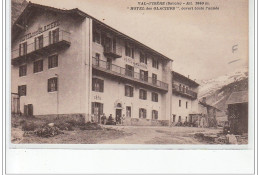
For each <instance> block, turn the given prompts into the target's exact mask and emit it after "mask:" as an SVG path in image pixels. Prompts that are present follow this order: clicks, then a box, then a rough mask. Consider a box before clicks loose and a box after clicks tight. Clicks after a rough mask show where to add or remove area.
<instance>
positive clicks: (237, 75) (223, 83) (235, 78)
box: [199, 68, 248, 116]
mask: <svg viewBox="0 0 260 175" xmlns="http://www.w3.org/2000/svg"><path fill="white" fill-rule="evenodd" d="M247 90H248V69H247V68H244V69H241V70H239V71H236V72H234V73H231V74H229V75H225V76H221V77H218V78H216V79H211V80H207V81H204V82H203V83H202V85H201V88H200V96H199V99H201V98H202V97H206V99H207V103H209V104H211V105H213V106H215V107H217V108H218V109H220V110H222V111H223V112H222V113H220V114H219V116H223V115H225V111H226V108H227V106H226V101H227V99H228V98H229V96H230V95H231V93H232V92H237V91H247Z"/></svg>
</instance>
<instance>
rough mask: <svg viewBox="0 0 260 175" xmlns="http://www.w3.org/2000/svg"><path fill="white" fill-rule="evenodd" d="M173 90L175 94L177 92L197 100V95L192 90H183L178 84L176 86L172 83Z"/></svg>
mask: <svg viewBox="0 0 260 175" xmlns="http://www.w3.org/2000/svg"><path fill="white" fill-rule="evenodd" d="M172 90H173V92H177V93H179V94H181V95H185V96H187V97H190V98H193V99H196V98H197V93H196V92H194V91H192V90H190V89H186V88H183V87H180V86H179V85H177V84H174V83H172Z"/></svg>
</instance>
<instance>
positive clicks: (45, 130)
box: [34, 125, 63, 138]
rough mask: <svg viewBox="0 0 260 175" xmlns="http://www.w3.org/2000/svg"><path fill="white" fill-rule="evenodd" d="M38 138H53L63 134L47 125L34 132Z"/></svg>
mask: <svg viewBox="0 0 260 175" xmlns="http://www.w3.org/2000/svg"><path fill="white" fill-rule="evenodd" d="M34 133H35V134H36V135H37V136H38V137H46V138H47V137H53V136H56V135H59V134H62V133H63V132H61V131H60V130H59V129H58V128H57V127H55V126H54V127H50V126H48V125H46V126H44V127H42V128H39V129H37V130H36V131H35V132H34Z"/></svg>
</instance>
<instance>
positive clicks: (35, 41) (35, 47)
mask: <svg viewBox="0 0 260 175" xmlns="http://www.w3.org/2000/svg"><path fill="white" fill-rule="evenodd" d="M36 49H37V38H36V37H35V38H34V50H36Z"/></svg>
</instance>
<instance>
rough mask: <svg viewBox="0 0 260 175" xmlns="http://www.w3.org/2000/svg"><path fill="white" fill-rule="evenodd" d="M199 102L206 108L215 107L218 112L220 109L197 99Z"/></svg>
mask: <svg viewBox="0 0 260 175" xmlns="http://www.w3.org/2000/svg"><path fill="white" fill-rule="evenodd" d="M199 104H200V105H202V106H204V107H206V108H214V109H216V110H217V111H219V112H220V111H221V110H220V109H218V108H216V107H215V106H212V105H210V104H208V103H205V102H202V101H199Z"/></svg>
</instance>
